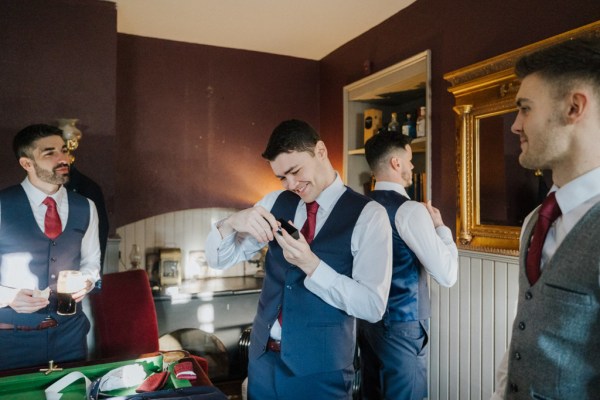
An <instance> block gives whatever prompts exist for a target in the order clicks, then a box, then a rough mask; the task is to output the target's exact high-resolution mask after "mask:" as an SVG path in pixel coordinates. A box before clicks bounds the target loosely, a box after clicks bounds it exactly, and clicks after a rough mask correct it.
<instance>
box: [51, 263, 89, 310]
mask: <svg viewBox="0 0 600 400" xmlns="http://www.w3.org/2000/svg"><path fill="white" fill-rule="evenodd" d="M84 287H85V284H84V281H83V276H82V275H81V272H80V271H71V270H64V271H60V272H59V273H58V284H57V285H56V295H57V297H58V304H57V307H56V312H57V313H58V314H59V315H73V314H75V311H76V310H77V303H76V302H75V299H73V293H75V292H78V291H80V290H81V289H83V288H84Z"/></svg>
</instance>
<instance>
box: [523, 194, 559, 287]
mask: <svg viewBox="0 0 600 400" xmlns="http://www.w3.org/2000/svg"><path fill="white" fill-rule="evenodd" d="M555 193H556V192H552V193H550V194H549V195H548V197H546V198H545V199H544V202H543V203H542V206H541V207H540V211H539V213H538V214H539V216H538V220H537V222H536V224H535V228H534V231H533V239H531V243H530V244H529V251H528V252H527V277H528V278H529V283H531V284H532V285H534V284H535V283H536V282H537V280H538V278H539V277H540V275H541V273H542V271H541V269H540V263H541V261H542V247H544V241H545V240H546V235H547V234H548V230H549V229H550V226H551V225H552V223H553V222H554V221H555V220H556V218H558V217H559V216H560V214H561V212H560V207H559V206H558V203H557V202H556V195H555Z"/></svg>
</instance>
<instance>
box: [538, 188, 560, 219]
mask: <svg viewBox="0 0 600 400" xmlns="http://www.w3.org/2000/svg"><path fill="white" fill-rule="evenodd" d="M539 214H540V216H542V217H545V218H547V219H549V220H550V221H551V222H552V221H554V220H556V218H558V217H559V216H560V214H561V211H560V206H559V205H558V202H557V201H556V192H552V193H550V194H549V195H548V196H547V197H546V198H545V199H544V202H543V203H542V206H541V207H540V212H539Z"/></svg>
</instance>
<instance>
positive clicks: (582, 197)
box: [550, 168, 600, 214]
mask: <svg viewBox="0 0 600 400" xmlns="http://www.w3.org/2000/svg"><path fill="white" fill-rule="evenodd" d="M554 191H556V201H557V203H558V205H559V206H560V211H561V212H562V213H563V214H566V213H568V212H569V211H571V210H573V209H575V208H577V207H578V206H580V205H582V204H583V203H585V202H586V201H588V200H590V199H592V198H593V197H596V196H598V195H600V168H596V169H593V170H591V171H590V172H587V173H585V174H583V175H581V176H579V177H577V178H575V179H573V180H572V181H571V182H569V183H567V184H566V185H564V186H563V187H561V188H559V187H557V186H556V185H553V186H552V188H551V189H550V192H554Z"/></svg>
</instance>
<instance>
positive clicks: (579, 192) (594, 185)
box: [491, 168, 600, 400]
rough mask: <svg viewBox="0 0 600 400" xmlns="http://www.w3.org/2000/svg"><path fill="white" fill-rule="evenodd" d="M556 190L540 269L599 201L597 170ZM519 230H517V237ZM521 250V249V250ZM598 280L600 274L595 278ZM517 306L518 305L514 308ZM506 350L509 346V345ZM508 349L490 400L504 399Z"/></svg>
mask: <svg viewBox="0 0 600 400" xmlns="http://www.w3.org/2000/svg"><path fill="white" fill-rule="evenodd" d="M554 191H556V201H557V203H558V205H559V206H560V211H561V213H562V214H561V216H559V217H558V218H557V219H556V221H555V222H554V223H553V224H552V226H551V227H550V229H549V230H548V236H546V240H545V241H544V246H543V247H542V261H541V264H540V268H541V269H542V271H543V269H544V267H545V266H546V264H547V263H548V261H549V260H550V258H552V255H554V253H555V252H556V250H557V249H558V247H559V246H560V244H561V243H562V241H563V240H564V239H565V237H566V236H567V235H568V234H569V232H571V229H573V227H574V226H575V225H577V223H578V222H579V220H580V219H581V218H582V217H583V216H584V215H585V214H586V213H587V212H588V211H589V210H590V209H591V208H592V207H593V206H594V205H595V204H597V203H598V202H600V168H596V169H593V170H591V171H590V172H588V173H586V174H584V175H581V176H580V177H578V178H576V179H574V180H572V181H571V182H569V183H567V184H566V185H564V186H563V187H562V188H559V187H557V186H556V185H554V186H552V189H550V193H551V192H554ZM532 214H533V211H532V212H531V213H530V214H529V215H528V216H527V218H526V219H525V221H524V222H523V227H525V226H527V224H528V222H529V220H530V219H531V216H532ZM522 234H523V229H522V230H521V235H522ZM521 251H524V249H521ZM599 279H600V275H599ZM517 307H518V306H517ZM509 348H510V344H509ZM507 353H508V349H507V350H506V352H505V353H504V357H503V358H502V361H500V364H499V365H498V368H497V370H496V391H495V392H494V394H493V395H492V397H491V398H492V400H500V399H503V398H504V393H505V389H506V383H507V377H508V357H507Z"/></svg>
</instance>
